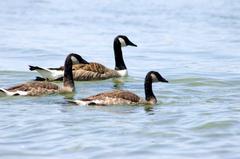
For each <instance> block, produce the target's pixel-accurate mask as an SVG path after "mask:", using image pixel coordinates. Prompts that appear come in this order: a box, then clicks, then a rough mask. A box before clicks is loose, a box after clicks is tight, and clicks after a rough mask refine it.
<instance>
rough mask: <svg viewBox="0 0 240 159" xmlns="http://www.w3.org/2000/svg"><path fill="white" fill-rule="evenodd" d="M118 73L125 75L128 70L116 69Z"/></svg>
mask: <svg viewBox="0 0 240 159" xmlns="http://www.w3.org/2000/svg"><path fill="white" fill-rule="evenodd" d="M117 72H118V74H119V75H120V76H121V77H124V76H127V75H128V71H127V70H117Z"/></svg>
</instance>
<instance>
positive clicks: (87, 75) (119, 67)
mask: <svg viewBox="0 0 240 159" xmlns="http://www.w3.org/2000/svg"><path fill="white" fill-rule="evenodd" d="M125 46H134V47H137V45H136V44H134V43H133V42H131V41H130V40H129V39H128V37H127V36H125V35H118V36H117V37H115V39H114V42H113V48H114V56H115V69H110V68H108V67H106V66H104V65H102V64H100V63H96V62H90V63H87V62H86V63H81V64H77V65H74V66H73V79H74V80H77V81H90V80H105V79H109V78H114V77H123V76H127V75H128V71H127V67H126V65H125V62H124V60H123V54H122V49H121V48H122V47H125ZM29 69H30V70H31V71H34V70H35V71H37V72H38V73H40V74H41V76H42V77H37V78H36V79H37V80H50V81H54V80H62V77H63V67H59V68H41V67H38V66H29Z"/></svg>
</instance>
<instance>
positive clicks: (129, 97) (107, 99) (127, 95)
mask: <svg viewBox="0 0 240 159" xmlns="http://www.w3.org/2000/svg"><path fill="white" fill-rule="evenodd" d="M153 82H168V81H167V80H166V79H164V78H163V77H162V76H161V75H160V74H159V73H158V72H155V71H150V72H148V73H147V75H146V77H145V82H144V89H145V100H144V99H142V98H140V97H139V96H138V95H136V94H134V93H132V92H129V91H124V90H114V91H111V92H104V93H99V94H97V95H94V96H90V97H87V98H84V99H80V100H71V101H69V102H73V103H76V104H79V105H121V104H127V105H129V104H156V103H157V99H156V97H155V96H154V94H153V91H152V83H153Z"/></svg>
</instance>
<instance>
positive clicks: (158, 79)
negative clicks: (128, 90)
mask: <svg viewBox="0 0 240 159" xmlns="http://www.w3.org/2000/svg"><path fill="white" fill-rule="evenodd" d="M148 74H149V75H150V77H151V80H152V82H153V83H155V82H167V83H168V81H167V80H166V79H165V78H163V77H162V76H161V75H160V73H158V72H156V71H150V72H149V73H148Z"/></svg>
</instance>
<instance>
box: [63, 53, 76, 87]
mask: <svg viewBox="0 0 240 159" xmlns="http://www.w3.org/2000/svg"><path fill="white" fill-rule="evenodd" d="M72 65H73V64H72V60H71V56H68V57H67V58H66V60H65V64H64V77H63V86H64V87H70V88H72V89H73V90H74V88H75V87H74V80H73V73H72Z"/></svg>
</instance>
